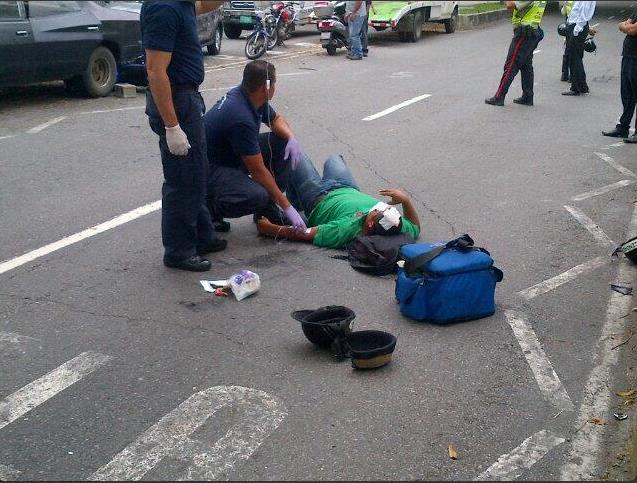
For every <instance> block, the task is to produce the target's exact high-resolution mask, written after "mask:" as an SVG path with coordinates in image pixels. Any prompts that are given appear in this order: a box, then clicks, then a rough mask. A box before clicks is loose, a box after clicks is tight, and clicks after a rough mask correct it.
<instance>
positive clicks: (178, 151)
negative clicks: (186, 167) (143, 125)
mask: <svg viewBox="0 0 637 483" xmlns="http://www.w3.org/2000/svg"><path fill="white" fill-rule="evenodd" d="M166 142H167V143H168V150H169V151H170V153H171V154H173V155H175V156H185V155H186V154H188V150H189V149H190V148H191V146H190V143H189V142H188V136H186V133H185V132H184V131H183V130H182V129H181V127H180V126H179V124H177V125H176V126H173V127H166Z"/></svg>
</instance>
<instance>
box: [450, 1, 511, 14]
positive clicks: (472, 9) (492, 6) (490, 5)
mask: <svg viewBox="0 0 637 483" xmlns="http://www.w3.org/2000/svg"><path fill="white" fill-rule="evenodd" d="M505 9H506V7H505V6H504V5H502V4H501V3H500V2H485V3H478V4H476V5H467V6H466V7H460V9H459V10H458V13H459V14H460V15H470V14H472V13H484V12H493V11H495V10H505Z"/></svg>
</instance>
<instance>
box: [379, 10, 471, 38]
mask: <svg viewBox="0 0 637 483" xmlns="http://www.w3.org/2000/svg"><path fill="white" fill-rule="evenodd" d="M458 3H459V2H382V1H378V2H373V4H372V7H373V10H370V12H369V25H370V26H371V27H374V29H376V30H378V31H381V30H385V29H388V28H391V29H392V30H395V31H397V32H398V36H399V39H400V41H401V42H416V41H418V40H419V39H420V37H421V35H422V28H423V24H424V23H425V22H436V23H443V24H444V25H445V32H447V33H448V34H450V33H453V32H455V30H456V27H457V26H458Z"/></svg>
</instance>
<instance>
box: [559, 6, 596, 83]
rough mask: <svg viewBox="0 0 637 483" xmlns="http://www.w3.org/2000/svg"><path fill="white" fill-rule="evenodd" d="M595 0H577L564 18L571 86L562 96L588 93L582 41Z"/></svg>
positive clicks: (593, 10) (586, 33) (592, 12)
mask: <svg viewBox="0 0 637 483" xmlns="http://www.w3.org/2000/svg"><path fill="white" fill-rule="evenodd" d="M595 4H596V2H595V1H591V0H586V1H583V2H582V1H577V2H575V3H573V8H571V12H570V13H569V14H568V18H567V19H566V52H567V54H568V61H569V66H568V67H569V71H570V81H571V88H570V89H569V90H568V91H565V92H562V95H563V96H579V95H580V94H588V91H589V89H588V84H587V83H586V71H585V70H584V60H583V59H584V42H586V37H587V36H588V31H589V26H588V22H589V21H590V20H591V18H593V14H594V13H595Z"/></svg>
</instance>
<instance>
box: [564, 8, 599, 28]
mask: <svg viewBox="0 0 637 483" xmlns="http://www.w3.org/2000/svg"><path fill="white" fill-rule="evenodd" d="M596 3H597V2H593V1H586V2H575V3H574V4H573V10H571V13H570V15H569V16H568V18H567V19H566V23H568V24H573V23H574V24H575V28H574V29H573V34H574V35H575V36H577V34H579V33H580V32H581V31H582V30H584V27H585V26H586V24H587V23H588V22H589V21H590V19H592V18H593V14H594V13H595V4H596Z"/></svg>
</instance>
